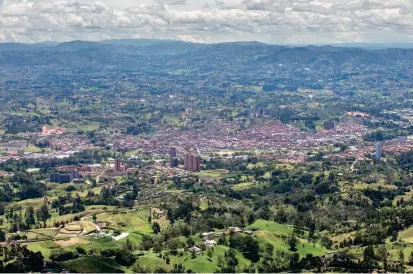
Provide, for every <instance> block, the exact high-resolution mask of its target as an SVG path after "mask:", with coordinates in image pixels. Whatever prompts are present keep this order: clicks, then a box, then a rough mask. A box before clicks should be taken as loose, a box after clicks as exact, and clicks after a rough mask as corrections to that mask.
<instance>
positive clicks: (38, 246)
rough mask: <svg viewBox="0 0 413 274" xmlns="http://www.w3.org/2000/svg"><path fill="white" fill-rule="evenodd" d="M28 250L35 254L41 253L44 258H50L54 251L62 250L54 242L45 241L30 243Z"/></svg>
mask: <svg viewBox="0 0 413 274" xmlns="http://www.w3.org/2000/svg"><path fill="white" fill-rule="evenodd" d="M27 248H28V249H29V250H31V251H34V252H38V251H40V252H41V253H42V254H43V256H44V257H46V258H49V257H50V255H51V253H52V249H55V248H60V246H58V245H57V244H55V243H54V242H53V241H44V242H36V243H29V244H27Z"/></svg>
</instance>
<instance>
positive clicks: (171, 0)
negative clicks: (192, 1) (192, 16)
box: [154, 0, 188, 6]
mask: <svg viewBox="0 0 413 274" xmlns="http://www.w3.org/2000/svg"><path fill="white" fill-rule="evenodd" d="M154 2H155V4H158V5H171V6H175V5H187V4H188V3H187V1H186V0H155V1H154Z"/></svg>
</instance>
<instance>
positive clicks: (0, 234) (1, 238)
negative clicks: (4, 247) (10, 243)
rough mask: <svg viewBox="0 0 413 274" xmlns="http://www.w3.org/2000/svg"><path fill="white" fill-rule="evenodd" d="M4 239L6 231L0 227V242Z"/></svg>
mask: <svg viewBox="0 0 413 274" xmlns="http://www.w3.org/2000/svg"><path fill="white" fill-rule="evenodd" d="M5 241H6V233H4V231H3V230H2V229H0V242H5Z"/></svg>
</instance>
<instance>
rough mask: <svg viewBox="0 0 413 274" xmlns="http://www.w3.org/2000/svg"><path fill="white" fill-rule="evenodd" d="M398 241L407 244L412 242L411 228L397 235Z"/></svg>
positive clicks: (412, 232)
mask: <svg viewBox="0 0 413 274" xmlns="http://www.w3.org/2000/svg"><path fill="white" fill-rule="evenodd" d="M399 239H400V240H402V241H405V242H408V243H412V242H413V226H411V227H409V228H407V229H405V230H403V231H401V232H400V233H399Z"/></svg>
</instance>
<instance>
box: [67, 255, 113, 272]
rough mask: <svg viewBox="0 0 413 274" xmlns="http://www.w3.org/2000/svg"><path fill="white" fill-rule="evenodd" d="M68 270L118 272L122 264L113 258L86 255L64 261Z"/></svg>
mask: <svg viewBox="0 0 413 274" xmlns="http://www.w3.org/2000/svg"><path fill="white" fill-rule="evenodd" d="M62 265H63V266H64V268H65V269H66V270H69V271H71V272H77V273H116V270H118V269H120V268H121V266H120V265H119V264H118V263H117V262H116V261H115V260H114V259H113V258H97V257H85V258H79V259H75V260H70V261H67V262H63V263H62Z"/></svg>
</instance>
